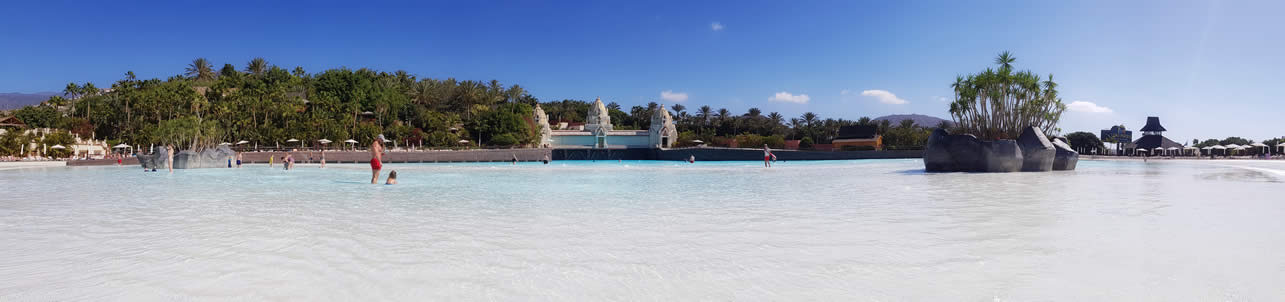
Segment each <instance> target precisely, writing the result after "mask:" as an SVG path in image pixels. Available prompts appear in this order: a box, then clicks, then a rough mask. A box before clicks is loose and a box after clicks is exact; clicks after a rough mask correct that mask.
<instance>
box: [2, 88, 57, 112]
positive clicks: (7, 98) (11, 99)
mask: <svg viewBox="0 0 1285 302" xmlns="http://www.w3.org/2000/svg"><path fill="white" fill-rule="evenodd" d="M55 95H58V93H57V92H37V93H17V92H0V110H10V109H18V108H22V107H23V106H27V105H36V104H40V102H44V101H45V100H48V99H49V97H51V96H55Z"/></svg>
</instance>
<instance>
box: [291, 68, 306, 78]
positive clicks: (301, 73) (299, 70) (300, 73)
mask: <svg viewBox="0 0 1285 302" xmlns="http://www.w3.org/2000/svg"><path fill="white" fill-rule="evenodd" d="M290 74H292V75H294V76H295V77H300V78H302V77H304V76H307V75H308V72H307V71H304V70H303V66H295V67H294V71H291V72H290Z"/></svg>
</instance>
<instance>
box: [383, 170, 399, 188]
mask: <svg viewBox="0 0 1285 302" xmlns="http://www.w3.org/2000/svg"><path fill="white" fill-rule="evenodd" d="M384 184H385V185H395V184H397V170H392V171H388V181H387V182H384Z"/></svg>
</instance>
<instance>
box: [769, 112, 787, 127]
mask: <svg viewBox="0 0 1285 302" xmlns="http://www.w3.org/2000/svg"><path fill="white" fill-rule="evenodd" d="M767 119H768V120H771V121H772V125H773V126H775V125H780V124H781V121H782V120H784V119H785V117H784V116H781V114H780V113H776V112H772V113H768V114H767Z"/></svg>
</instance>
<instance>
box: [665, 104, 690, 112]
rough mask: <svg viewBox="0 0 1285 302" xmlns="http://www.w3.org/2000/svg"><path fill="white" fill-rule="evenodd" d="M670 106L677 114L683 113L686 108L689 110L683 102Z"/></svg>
mask: <svg viewBox="0 0 1285 302" xmlns="http://www.w3.org/2000/svg"><path fill="white" fill-rule="evenodd" d="M669 108H670V109H674V113H677V114H682V113H683V111H686V110H687V106H683V104H674V105H673V106H670V107H669Z"/></svg>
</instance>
